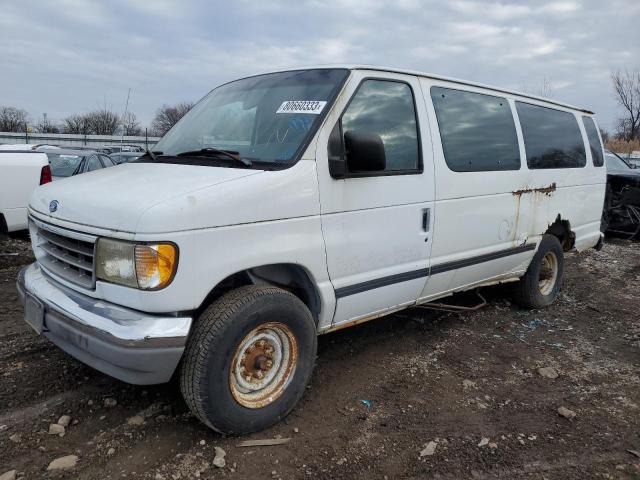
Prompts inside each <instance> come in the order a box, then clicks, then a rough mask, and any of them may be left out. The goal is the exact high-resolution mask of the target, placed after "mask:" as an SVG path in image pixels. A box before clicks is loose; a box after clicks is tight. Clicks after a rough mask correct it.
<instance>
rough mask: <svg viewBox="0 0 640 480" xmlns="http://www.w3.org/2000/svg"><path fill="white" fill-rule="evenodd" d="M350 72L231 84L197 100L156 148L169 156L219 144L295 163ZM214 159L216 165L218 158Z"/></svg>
mask: <svg viewBox="0 0 640 480" xmlns="http://www.w3.org/2000/svg"><path fill="white" fill-rule="evenodd" d="M347 75H348V71H347V70H342V69H318V70H302V71H292V72H281V73H272V74H268V75H260V76H257V77H250V78H245V79H242V80H237V81H235V82H231V83H227V84H226V85H222V86H220V87H218V88H216V89H215V90H213V91H212V92H211V93H209V94H208V95H207V96H206V97H205V98H203V99H202V100H201V101H200V102H198V103H197V104H196V105H195V106H194V107H193V108H192V109H191V110H190V111H189V112H188V113H187V114H186V115H185V116H184V117H183V118H182V119H181V120H180V121H179V122H178V123H177V124H176V125H175V126H174V127H173V128H172V129H171V130H170V131H169V132H167V133H166V134H165V136H164V137H162V139H161V140H160V141H159V142H158V143H157V144H156V146H155V147H154V148H153V150H154V151H160V152H162V154H163V155H165V156H170V155H177V154H179V153H183V152H190V151H194V150H201V149H203V148H216V149H221V150H232V151H236V152H239V154H240V156H242V157H244V158H247V159H250V160H253V161H256V162H270V163H277V162H291V161H293V160H294V157H295V156H296V154H297V153H298V151H299V150H300V149H301V148H302V147H303V146H304V144H305V141H306V140H308V139H309V138H310V136H311V135H312V134H313V132H314V131H315V129H316V127H317V126H318V125H319V123H320V121H321V119H322V117H323V115H324V113H326V112H327V111H328V110H329V109H330V108H331V105H330V103H331V101H332V100H333V97H334V96H335V94H336V93H337V90H338V88H339V87H340V86H341V84H342V82H343V80H344V79H345V78H346V76H347ZM175 161H176V162H178V161H179V160H178V159H176V160H175ZM210 161H211V163H212V164H214V165H215V158H213V159H211V160H210ZM235 164H236V165H237V162H236V163H235Z"/></svg>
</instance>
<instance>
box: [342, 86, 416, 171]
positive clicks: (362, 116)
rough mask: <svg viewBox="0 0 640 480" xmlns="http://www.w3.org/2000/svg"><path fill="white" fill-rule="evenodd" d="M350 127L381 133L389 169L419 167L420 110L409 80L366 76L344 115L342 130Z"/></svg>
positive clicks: (398, 169) (362, 131)
mask: <svg viewBox="0 0 640 480" xmlns="http://www.w3.org/2000/svg"><path fill="white" fill-rule="evenodd" d="M349 131H352V132H360V133H368V134H376V135H379V136H380V138H381V139H382V143H383V144H384V151H385V155H386V157H387V168H386V170H387V171H394V170H397V171H401V170H417V169H418V165H419V160H418V159H419V151H420V148H419V144H418V129H417V121H416V112H415V108H414V104H413V92H412V91H411V87H409V85H407V84H406V83H400V82H389V81H384V80H365V81H364V82H363V83H362V84H361V85H360V87H359V88H358V91H357V92H356V94H355V96H354V97H353V98H352V100H351V102H350V103H349V106H348V107H347V109H346V110H345V112H344V114H343V115H342V132H343V134H344V133H346V132H349Z"/></svg>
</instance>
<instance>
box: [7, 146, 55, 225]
mask: <svg viewBox="0 0 640 480" xmlns="http://www.w3.org/2000/svg"><path fill="white" fill-rule="evenodd" d="M50 181H51V170H50V168H49V161H48V158H47V155H46V154H44V153H40V152H35V151H33V150H32V149H18V150H1V151H0V234H6V233H9V232H15V231H18V230H25V229H26V228H27V205H28V204H29V198H30V197H31V194H32V193H33V189H34V188H36V187H37V186H38V185H43V184H45V183H49V182H50Z"/></svg>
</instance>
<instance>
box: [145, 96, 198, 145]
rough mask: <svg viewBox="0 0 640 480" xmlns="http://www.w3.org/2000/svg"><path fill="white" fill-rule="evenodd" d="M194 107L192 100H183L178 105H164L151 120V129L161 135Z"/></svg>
mask: <svg viewBox="0 0 640 480" xmlns="http://www.w3.org/2000/svg"><path fill="white" fill-rule="evenodd" d="M192 107H193V103H191V102H182V103H178V104H177V105H163V106H162V107H160V108H159V109H158V111H157V112H156V116H155V117H154V118H153V121H152V122H151V130H152V131H153V133H154V134H155V135H157V136H159V137H161V136H162V135H164V134H165V133H167V132H168V131H169V129H170V128H171V127H173V126H174V125H175V124H176V123H178V120H180V119H181V118H182V117H184V115H185V113H187V112H188V111H189V110H191V108H192Z"/></svg>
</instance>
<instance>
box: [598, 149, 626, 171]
mask: <svg viewBox="0 0 640 480" xmlns="http://www.w3.org/2000/svg"><path fill="white" fill-rule="evenodd" d="M604 156H605V159H606V162H607V170H629V169H630V168H631V167H630V166H629V165H627V163H626V162H625V161H624V160H622V159H621V158H620V157H618V156H617V155H616V154H615V153H605V155H604Z"/></svg>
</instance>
